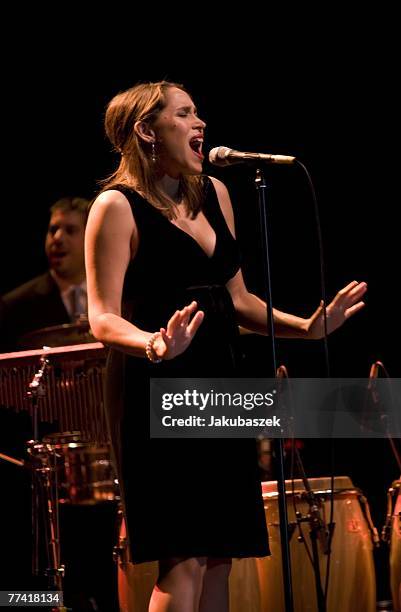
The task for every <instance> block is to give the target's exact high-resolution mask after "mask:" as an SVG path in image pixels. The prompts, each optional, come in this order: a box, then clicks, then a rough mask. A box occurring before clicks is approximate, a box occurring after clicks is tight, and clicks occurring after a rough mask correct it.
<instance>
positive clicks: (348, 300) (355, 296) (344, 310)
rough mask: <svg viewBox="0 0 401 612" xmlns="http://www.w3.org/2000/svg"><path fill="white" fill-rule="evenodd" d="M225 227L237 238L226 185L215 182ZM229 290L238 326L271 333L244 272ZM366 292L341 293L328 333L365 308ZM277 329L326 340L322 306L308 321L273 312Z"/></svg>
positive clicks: (330, 311) (362, 288) (357, 286)
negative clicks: (363, 300) (247, 286)
mask: <svg viewBox="0 0 401 612" xmlns="http://www.w3.org/2000/svg"><path fill="white" fill-rule="evenodd" d="M212 181H213V184H214V186H215V188H216V192H217V196H218V199H219V202H220V206H221V209H222V212H223V215H224V217H225V219H226V223H227V225H228V227H229V229H230V231H231V233H232V234H233V236H234V237H235V227H234V214H233V210H232V205H231V201H230V196H229V193H228V191H227V189H226V187H225V185H224V184H223V183H222V182H221V181H218V180H217V179H215V178H212ZM227 289H228V290H229V292H230V294H231V298H232V300H233V303H234V308H235V310H236V313H237V320H238V323H239V325H241V326H243V327H244V328H246V329H248V330H251V331H253V332H256V333H259V334H264V335H267V334H268V333H269V329H268V325H267V316H266V303H265V302H264V301H263V300H261V299H260V298H259V297H257V296H256V295H254V294H253V293H250V292H249V291H248V290H247V288H246V286H245V283H244V279H243V276H242V272H241V270H239V271H238V272H237V274H236V275H235V276H234V277H233V278H232V279H230V280H229V282H228V283H227ZM365 292H366V283H358V282H357V281H353V282H352V283H350V284H349V285H347V286H346V287H344V289H341V291H339V292H338V293H337V295H336V297H335V298H334V300H333V301H332V302H331V303H330V304H329V305H328V306H327V316H328V331H329V332H331V331H333V330H334V329H337V327H340V325H342V323H344V321H345V320H346V319H347V318H349V317H350V316H352V315H353V314H355V313H356V312H358V311H359V310H360V309H361V308H363V306H364V303H363V302H362V301H360V300H361V297H362V296H363V295H364V293H365ZM273 319H274V329H275V333H276V335H277V336H278V337H282V338H305V339H315V338H321V337H322V336H323V331H324V330H323V309H322V307H321V306H319V308H318V309H317V310H316V311H315V312H314V313H313V315H312V316H311V317H309V318H307V319H305V318H302V317H297V316H295V315H292V314H289V313H286V312H282V311H281V310H277V309H276V308H273Z"/></svg>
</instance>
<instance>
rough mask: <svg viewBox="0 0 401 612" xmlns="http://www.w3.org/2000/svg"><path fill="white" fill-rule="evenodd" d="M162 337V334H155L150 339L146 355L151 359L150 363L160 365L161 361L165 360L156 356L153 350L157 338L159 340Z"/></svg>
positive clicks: (146, 347)
mask: <svg viewBox="0 0 401 612" xmlns="http://www.w3.org/2000/svg"><path fill="white" fill-rule="evenodd" d="M159 336H160V332H155V333H154V334H152V335H151V336H150V338H149V340H148V341H147V343H146V346H145V353H146V357H147V358H148V359H149V361H151V362H152V363H160V362H161V361H163V359H162V358H161V357H158V356H157V354H156V351H155V349H154V348H153V345H154V343H155V340H156V338H158V337H159Z"/></svg>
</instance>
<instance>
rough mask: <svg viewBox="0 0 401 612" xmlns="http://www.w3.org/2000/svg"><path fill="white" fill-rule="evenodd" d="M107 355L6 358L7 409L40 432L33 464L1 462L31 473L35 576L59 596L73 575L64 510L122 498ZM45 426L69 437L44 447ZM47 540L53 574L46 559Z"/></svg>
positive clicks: (1, 389)
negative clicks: (113, 457) (109, 418)
mask: <svg viewBox="0 0 401 612" xmlns="http://www.w3.org/2000/svg"><path fill="white" fill-rule="evenodd" d="M105 356H106V351H105V349H104V347H103V345H102V344H100V343H91V344H84V345H73V346H60V347H56V348H50V349H46V350H45V353H44V351H43V349H42V350H31V351H20V352H17V353H7V354H2V355H0V403H1V404H2V405H3V406H5V407H7V408H9V409H12V410H15V411H16V412H19V411H22V410H28V413H29V414H30V416H31V418H32V425H33V434H34V435H33V439H32V440H30V441H29V442H27V454H28V457H29V458H28V459H27V460H26V461H24V460H20V459H16V458H13V457H9V456H8V455H4V454H0V459H3V460H6V461H8V462H10V463H12V464H14V465H17V466H20V467H26V468H27V469H29V470H30V473H31V478H32V536H33V555H32V570H33V574H34V575H38V574H43V575H45V576H46V578H47V579H48V582H49V588H51V589H52V590H60V591H62V590H63V588H62V587H63V577H64V569H65V568H64V566H63V564H62V563H61V562H60V535H59V504H60V503H62V501H64V503H98V502H103V501H104V500H107V501H108V500H110V499H113V500H114V499H117V492H116V486H115V485H116V481H115V479H114V473H112V472H111V464H110V460H109V447H108V443H109V438H108V434H107V428H106V423H105V417H104V414H103V395H102V378H103V372H104V364H105ZM38 359H39V360H40V366H39V368H38ZM42 422H45V423H54V426H55V427H60V428H61V431H65V430H69V431H67V433H65V434H52V435H50V436H48V439H44V440H42V442H41V441H39V435H38V426H39V423H42ZM78 429H79V430H80V431H79V432H78V431H77V430H78ZM71 430H75V431H71ZM66 459H68V463H69V465H68V477H65V474H66V471H67V467H66V463H67V462H66ZM75 459H78V461H75ZM77 474H78V475H79V477H80V478H78V479H77V478H75V476H76V475H77ZM87 478H89V482H88V480H87ZM70 484H71V486H69V485H70ZM75 485H77V487H76V489H75V493H76V495H75V497H73V496H72V492H73V491H74V489H73V487H75ZM42 542H43V543H44V544H45V553H46V556H47V561H46V567H45V568H43V565H42V564H43V562H42V561H39V543H40V544H42ZM40 564H41V566H39V565H40ZM57 610H60V608H58V609H57ZM61 610H62V609H61Z"/></svg>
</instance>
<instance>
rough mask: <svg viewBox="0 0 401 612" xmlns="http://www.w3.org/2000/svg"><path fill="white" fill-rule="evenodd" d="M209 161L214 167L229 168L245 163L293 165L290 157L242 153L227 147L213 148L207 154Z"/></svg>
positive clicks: (293, 159) (292, 158)
mask: <svg viewBox="0 0 401 612" xmlns="http://www.w3.org/2000/svg"><path fill="white" fill-rule="evenodd" d="M209 161H210V163H211V164H214V165H215V166H231V165H232V164H243V163H247V162H253V163H260V162H264V163H266V164H293V163H294V161H295V157H292V156H291V155H270V154H269V153H244V152H242V151H236V150H235V149H229V148H228V147H215V148H214V149H211V151H210V152H209Z"/></svg>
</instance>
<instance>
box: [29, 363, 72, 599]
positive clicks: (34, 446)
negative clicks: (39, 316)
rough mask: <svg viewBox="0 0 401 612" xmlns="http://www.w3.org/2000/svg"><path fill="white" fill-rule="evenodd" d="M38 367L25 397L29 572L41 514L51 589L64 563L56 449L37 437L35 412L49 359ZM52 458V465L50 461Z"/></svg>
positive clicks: (35, 558) (35, 565)
mask: <svg viewBox="0 0 401 612" xmlns="http://www.w3.org/2000/svg"><path fill="white" fill-rule="evenodd" d="M40 361H41V367H40V369H39V370H38V371H37V372H36V373H35V375H34V377H33V379H32V381H31V382H30V383H29V387H28V392H27V396H28V397H29V398H30V399H31V402H32V408H33V409H32V415H33V434H34V439H33V440H29V441H28V443H27V444H28V449H27V450H28V454H29V455H30V457H31V474H32V536H33V546H32V573H33V574H34V575H38V574H39V573H40V567H39V565H40V564H39V535H40V533H39V522H40V512H41V513H42V519H43V527H44V537H45V542H46V552H47V564H48V567H47V568H46V570H45V575H46V576H47V577H48V579H49V588H50V589H51V590H56V591H62V590H63V576H64V566H63V565H61V563H60V539H59V515H58V493H57V491H58V487H57V469H56V467H57V466H56V462H57V456H56V451H55V450H54V449H52V448H51V447H50V445H48V444H43V443H41V442H39V440H38V435H39V434H38V411H39V403H40V399H41V398H42V397H44V396H45V395H46V391H45V383H44V380H45V374H46V370H47V368H48V365H49V361H48V359H47V358H46V356H45V355H43V356H42V357H41V360H40ZM52 461H53V464H52Z"/></svg>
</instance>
